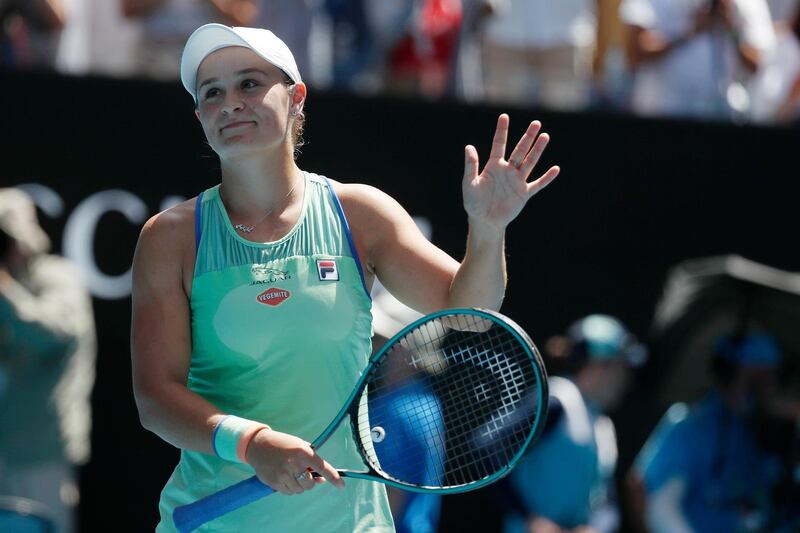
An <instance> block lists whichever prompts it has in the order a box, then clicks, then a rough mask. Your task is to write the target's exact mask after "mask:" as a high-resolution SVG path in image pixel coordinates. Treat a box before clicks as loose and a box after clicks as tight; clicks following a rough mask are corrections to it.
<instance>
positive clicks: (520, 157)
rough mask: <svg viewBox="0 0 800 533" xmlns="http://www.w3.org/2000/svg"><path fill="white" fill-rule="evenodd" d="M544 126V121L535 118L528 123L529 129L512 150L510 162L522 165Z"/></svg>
mask: <svg viewBox="0 0 800 533" xmlns="http://www.w3.org/2000/svg"><path fill="white" fill-rule="evenodd" d="M541 128H542V123H541V122H539V121H538V120H534V121H533V122H531V123H530V125H528V129H527V130H525V134H524V135H523V136H522V138H521V139H520V140H519V142H518V143H517V146H515V147H514V151H513V152H511V155H510V156H508V162H509V163H512V164H514V163H516V165H515V166H517V167H519V166H521V163H522V162H523V161H525V156H527V155H528V151H529V150H530V149H531V146H533V141H535V140H536V135H538V134H539V130H540V129H541Z"/></svg>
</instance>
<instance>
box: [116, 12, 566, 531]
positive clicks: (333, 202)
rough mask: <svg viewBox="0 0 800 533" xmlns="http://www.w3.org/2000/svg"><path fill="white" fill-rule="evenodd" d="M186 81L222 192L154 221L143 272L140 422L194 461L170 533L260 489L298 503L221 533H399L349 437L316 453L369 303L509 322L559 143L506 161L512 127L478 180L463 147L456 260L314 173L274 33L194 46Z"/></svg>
mask: <svg viewBox="0 0 800 533" xmlns="http://www.w3.org/2000/svg"><path fill="white" fill-rule="evenodd" d="M181 79H182V81H183V84H184V86H185V88H186V90H187V91H188V92H189V93H190V94H191V95H192V97H193V98H194V99H195V102H196V115H197V118H198V119H199V121H200V123H201V124H202V127H203V131H204V132H205V135H206V137H207V139H208V142H209V144H210V145H211V147H212V148H213V150H214V151H215V152H216V153H217V155H218V156H219V159H220V163H221V165H220V166H221V180H220V183H219V184H218V185H217V186H214V187H212V188H210V189H208V190H206V191H204V192H202V193H201V194H199V195H198V196H197V198H195V199H192V200H190V201H187V202H184V203H183V204H180V205H178V206H176V207H174V208H171V209H169V210H166V211H164V212H162V213H160V214H158V215H156V216H154V217H153V218H151V219H150V220H149V221H148V222H147V223H146V224H145V226H144V228H143V230H142V233H141V236H140V238H139V242H138V245H137V249H136V254H135V258H134V274H133V318H132V333H131V336H132V358H133V382H134V390H135V395H136V401H137V405H138V409H139V413H140V418H141V420H142V424H143V425H144V426H145V427H146V428H147V429H149V430H151V431H153V432H155V433H156V434H158V435H159V436H160V437H161V438H163V439H164V440H166V441H167V442H169V443H171V444H173V445H174V446H176V447H178V448H180V449H181V450H182V454H181V459H180V462H179V464H178V466H177V467H176V469H175V471H174V473H173V474H172V476H171V477H170V479H169V481H168V482H167V485H166V487H165V488H164V490H163V492H162V495H161V501H160V505H159V508H160V513H161V522H160V524H159V526H158V529H157V531H160V532H164V531H173V530H174V526H173V523H172V512H173V510H174V509H175V507H177V506H179V505H183V504H187V503H191V502H193V501H195V500H197V499H199V498H201V497H203V496H206V495H208V494H211V493H213V492H216V491H218V490H220V489H222V488H225V487H228V486H230V485H232V484H234V483H236V482H238V481H241V480H243V479H246V478H248V477H250V476H252V475H253V472H254V471H255V473H256V475H258V477H259V478H260V479H261V480H262V481H263V482H264V483H266V484H268V485H269V486H271V487H272V488H274V489H275V490H277V491H278V492H280V493H281V494H279V495H275V496H273V497H270V498H264V499H262V500H259V501H257V502H256V503H254V504H250V505H248V506H245V507H243V508H241V509H238V510H236V511H234V512H231V513H229V514H227V515H225V516H223V517H222V518H219V519H217V520H214V521H213V522H211V523H210V524H209V526H210V527H211V529H209V531H211V530H212V529H213V531H215V532H228V531H230V532H246V531H340V532H348V533H349V532H353V531H391V530H393V525H392V518H391V515H390V512H389V506H388V503H387V499H386V493H385V489H384V486H383V485H382V484H379V483H370V482H363V481H362V482H359V481H352V482H349V483H348V484H347V486H345V484H344V482H343V480H342V479H341V478H340V477H339V475H338V474H337V472H336V470H335V469H334V467H333V466H331V465H334V466H336V467H337V468H348V467H349V468H363V466H361V462H360V460H359V456H358V453H357V451H356V449H355V446H354V444H353V441H352V435H351V434H350V432H349V431H346V430H340V431H337V433H335V434H334V435H333V436H332V437H331V438H330V439H329V441H328V442H327V443H326V445H325V449H324V455H325V458H324V459H323V458H322V457H320V456H319V455H317V454H316V453H315V451H314V450H313V449H312V448H311V446H310V444H309V441H310V440H311V439H313V438H314V437H316V436H317V435H318V434H319V433H320V431H321V430H322V429H323V428H324V427H325V426H326V425H327V424H328V423H329V422H330V421H331V420H332V419H333V417H334V416H335V415H336V413H337V411H338V409H339V408H340V406H341V405H342V404H343V403H344V402H345V400H346V399H347V397H348V395H349V393H350V391H351V390H352V387H353V385H354V384H355V383H356V381H357V379H358V376H359V374H360V373H361V370H362V369H363V368H364V366H365V365H366V363H367V360H368V356H369V354H370V335H371V331H372V317H371V314H370V307H371V301H370V297H369V290H370V287H371V286H372V283H373V281H374V280H375V278H376V277H377V278H378V279H380V281H381V282H382V283H383V285H384V286H386V287H387V288H388V289H389V291H390V292H391V293H392V294H394V295H395V296H396V297H397V298H399V299H400V300H401V301H402V302H404V303H406V304H407V305H409V306H410V307H412V308H414V309H416V310H418V311H420V312H422V313H427V312H431V311H434V310H437V309H442V308H448V307H472V306H479V307H484V308H490V309H498V308H499V307H500V304H501V302H502V299H503V295H504V291H505V281H506V274H505V259H504V234H505V228H506V226H507V225H508V224H509V223H510V222H511V221H512V220H513V219H514V218H516V216H517V215H518V214H519V213H520V211H521V210H522V208H523V207H524V206H525V204H526V202H527V201H528V200H529V199H530V198H531V197H532V196H533V195H534V194H536V193H537V192H538V191H539V190H541V189H542V188H544V187H545V186H546V185H547V184H548V183H550V182H551V181H552V180H553V179H554V178H555V177H556V175H557V174H558V172H559V169H558V167H552V168H550V169H549V170H548V171H547V172H545V173H544V174H543V175H542V176H541V177H540V178H539V179H537V180H535V181H531V182H528V177H529V176H530V174H531V172H532V170H533V168H534V166H535V165H536V163H537V161H538V160H539V157H540V156H541V154H542V151H543V150H544V149H545V146H546V145H547V142H548V136H547V134H545V133H540V128H541V125H540V124H539V122H532V123H531V124H530V126H529V127H528V128H527V130H526V132H525V134H524V135H523V136H522V138H521V139H520V141H519V142H518V143H517V145H516V147H515V148H514V149H513V151H511V154H510V155H509V157H508V159H506V158H505V152H506V136H507V132H508V122H509V118H508V116H507V115H500V117H499V119H498V121H497V129H496V131H495V135H494V141H493V144H492V149H491V154H490V156H489V159H488V161H487V162H486V164H485V166H484V168H483V170H482V171H481V172H480V173H479V167H478V154H477V151H476V150H475V148H474V147H472V146H467V147H466V148H465V165H464V167H465V168H464V179H463V184H462V190H463V202H464V208H465V210H466V211H467V216H468V221H469V233H468V236H467V245H466V254H465V256H464V259H463V260H462V261H461V262H458V261H456V260H454V259H453V258H452V257H450V256H449V255H447V254H446V253H445V252H443V251H442V250H440V249H439V248H437V247H436V246H434V245H433V244H431V243H430V242H429V241H428V240H427V239H425V237H424V236H423V235H422V234H421V233H420V231H419V230H418V229H417V226H416V225H415V224H414V222H413V220H412V219H411V217H410V216H409V215H408V213H407V212H406V211H405V210H404V209H403V208H402V207H401V206H400V205H399V204H398V203H397V202H396V201H395V200H393V199H392V198H390V197H389V196H388V195H386V194H384V193H382V192H381V191H379V190H377V189H375V188H373V187H369V186H367V185H361V184H346V183H339V182H336V181H333V180H328V179H326V178H324V177H322V176H319V175H315V174H312V173H309V172H306V171H303V170H301V169H300V168H299V167H298V166H297V164H296V163H295V158H294V156H295V152H296V147H297V144H298V142H299V141H298V135H299V133H300V130H302V123H303V104H304V102H305V99H306V86H305V84H304V83H303V81H302V79H301V77H300V73H299V72H298V70H297V66H296V64H295V61H294V58H293V57H292V53H291V52H290V50H289V49H288V48H287V47H286V45H285V44H284V43H283V42H282V41H281V40H280V39H278V38H277V37H276V36H275V35H274V34H272V33H271V32H269V31H267V30H263V29H254V28H230V27H227V26H223V25H220V24H208V25H205V26H202V27H201V28H199V29H198V30H197V31H195V33H194V34H193V35H192V36H191V37H190V38H189V40H188V42H187V44H186V47H185V50H184V53H183V58H182V63H181ZM310 470H314V471H316V472H319V473H320V474H321V475H322V476H323V477H322V478H314V477H312V476H311V475H310V473H309V471H310ZM326 481H327V482H326ZM315 487H316V488H315ZM311 489H314V490H313V491H312V490H311ZM289 496H291V497H289Z"/></svg>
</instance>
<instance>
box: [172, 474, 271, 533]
mask: <svg viewBox="0 0 800 533" xmlns="http://www.w3.org/2000/svg"><path fill="white" fill-rule="evenodd" d="M273 492H275V491H274V490H272V488H271V487H270V486H269V485H265V484H264V483H262V482H261V480H259V479H258V478H257V477H256V476H253V477H251V478H249V479H245V480H244V481H240V482H239V483H237V484H235V485H231V486H230V487H228V488H227V489H223V490H221V491H219V492H215V493H214V494H211V495H209V496H206V497H205V498H203V499H200V500H197V501H196V502H194V503H190V504H187V505H181V506H180V507H177V508H176V509H175V511H174V512H173V513H172V520H173V521H174V522H175V527H176V528H177V529H178V531H180V533H189V532H190V531H194V530H195V529H197V528H198V527H200V526H202V525H203V524H205V523H206V522H210V521H211V520H214V519H215V518H219V517H220V516H222V515H224V514H227V513H229V512H231V511H235V510H236V509H238V508H239V507H243V506H245V505H247V504H248V503H252V502H254V501H256V500H259V499H261V498H263V497H264V496H269V495H270V494H272V493H273Z"/></svg>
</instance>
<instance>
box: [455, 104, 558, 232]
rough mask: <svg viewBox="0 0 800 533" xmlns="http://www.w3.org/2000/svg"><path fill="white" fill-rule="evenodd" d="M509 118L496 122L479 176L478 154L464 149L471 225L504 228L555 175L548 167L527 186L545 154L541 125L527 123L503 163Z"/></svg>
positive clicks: (466, 205)
mask: <svg viewBox="0 0 800 533" xmlns="http://www.w3.org/2000/svg"><path fill="white" fill-rule="evenodd" d="M508 122H509V118H508V115H506V114H505V113H503V114H502V115H500V117H499V118H498V119H497V129H496V130H495V132H494V140H493V141H492V151H491V153H490V154H489V159H488V160H487V162H486V165H485V166H484V167H483V171H482V172H481V173H480V174H478V151H477V150H476V149H475V147H474V146H472V145H468V146H467V147H466V148H465V149H464V158H465V161H464V181H463V182H462V186H461V188H462V192H463V195H464V209H465V210H466V211H467V216H468V217H469V218H470V220H472V221H476V222H481V223H486V224H490V225H492V226H496V227H498V228H505V227H506V226H507V225H508V224H509V223H510V222H511V221H512V220H514V219H515V218H516V217H517V215H518V214H519V213H520V211H522V208H523V207H525V204H526V203H527V202H528V200H530V199H531V198H532V197H533V196H534V195H535V194H536V193H537V192H539V191H540V190H542V189H543V188H545V187H546V186H547V185H548V184H549V183H550V182H551V181H553V180H554V179H555V177H556V176H557V175H558V173H559V171H560V169H559V167H557V166H553V167H550V169H549V170H548V171H547V172H545V173H544V174H543V175H542V176H541V177H540V178H539V179H537V180H536V181H532V182H528V177H529V176H530V175H531V172H532V171H533V169H534V167H535V166H536V163H538V161H539V158H540V157H541V155H542V152H544V149H545V147H546V146H547V143H548V142H549V140H550V136H549V135H548V134H546V133H542V134H539V131H540V130H541V127H542V124H541V123H540V122H539V121H538V120H535V121H533V122H531V123H530V125H529V126H528V129H527V130H526V131H525V134H524V135H523V136H522V138H520V140H519V142H518V143H517V145H516V147H515V148H514V150H513V151H512V152H511V155H510V156H508V159H505V153H506V141H507V138H508Z"/></svg>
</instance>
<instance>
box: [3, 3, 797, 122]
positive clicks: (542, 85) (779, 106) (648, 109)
mask: <svg viewBox="0 0 800 533" xmlns="http://www.w3.org/2000/svg"><path fill="white" fill-rule="evenodd" d="M799 8H800V1H798V0H559V1H558V2H553V1H550V0H0V21H2V24H0V64H2V65H3V66H4V67H11V68H35V69H42V68H44V69H55V70H57V71H59V72H62V73H65V74H70V75H85V74H96V75H110V76H115V77H146V78H154V79H159V80H176V79H177V77H178V63H179V59H180V53H181V50H182V47H183V44H184V42H185V41H186V39H187V37H188V36H189V34H190V33H191V32H192V31H193V30H194V29H195V28H197V27H198V26H200V25H201V24H203V23H205V22H214V21H215V22H220V23H224V24H229V25H238V26H258V27H266V28H269V29H272V30H273V31H274V32H275V33H276V34H277V35H278V36H279V37H281V38H282V39H283V40H284V41H286V43H287V44H288V45H289V47H290V48H291V49H292V50H293V51H294V52H295V57H296V59H297V62H298V64H299V68H300V70H301V71H302V72H303V76H304V78H305V79H307V80H309V81H310V84H311V85H312V86H313V87H320V88H334V89H344V90H351V91H356V92H359V93H377V92H381V93H392V94H403V95H416V96H422V97H424V98H429V99H438V98H456V99H459V100H463V101H468V102H491V103H503V104H512V105H519V106H525V107H531V106H540V107H543V108H546V109H555V110H567V111H573V110H583V109H591V108H594V109H597V108H600V109H613V110H629V111H632V112H634V113H636V114H639V115H644V116H670V117H693V118H702V119H720V120H732V121H736V122H758V123H776V122H784V123H785V122H792V121H796V120H797V119H798V117H800V9H799Z"/></svg>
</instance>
